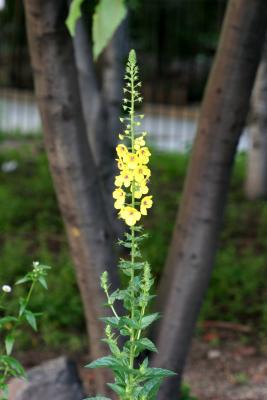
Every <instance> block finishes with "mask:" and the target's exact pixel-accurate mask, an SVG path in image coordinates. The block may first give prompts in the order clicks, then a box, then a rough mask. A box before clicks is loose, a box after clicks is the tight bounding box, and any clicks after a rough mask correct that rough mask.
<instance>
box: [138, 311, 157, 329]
mask: <svg viewBox="0 0 267 400" xmlns="http://www.w3.org/2000/svg"><path fill="white" fill-rule="evenodd" d="M159 317H160V315H159V313H154V314H150V315H147V316H145V317H143V318H142V321H141V328H142V329H144V328H147V327H148V326H149V325H151V324H152V323H153V322H154V321H156V320H157V319H159Z"/></svg>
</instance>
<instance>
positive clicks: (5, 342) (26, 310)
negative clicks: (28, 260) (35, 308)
mask: <svg viewBox="0 0 267 400" xmlns="http://www.w3.org/2000/svg"><path fill="white" fill-rule="evenodd" d="M48 269H50V267H48V266H47V265H41V264H39V262H37V261H36V262H34V263H33V269H32V271H31V272H29V273H27V274H26V275H25V276H24V277H23V278H22V279H20V280H19V281H17V282H16V285H22V284H26V285H27V284H29V289H28V293H27V295H26V297H23V298H22V297H21V298H20V300H19V308H18V313H17V315H14V316H11V315H6V309H7V305H6V297H7V296H8V295H11V293H12V288H11V287H10V286H9V285H3V286H2V288H1V295H0V345H1V347H0V400H8V380H9V379H10V378H12V377H16V378H24V379H25V377H26V375H25V371H24V369H23V366H22V365H21V364H20V362H19V361H18V360H17V359H16V358H14V357H12V352H13V348H14V344H15V340H16V338H17V336H18V334H19V332H20V330H21V328H22V326H23V324H25V323H28V324H29V325H30V326H31V328H32V329H33V330H35V331H36V330H37V321H36V317H37V316H38V315H40V314H39V313H38V314H36V313H33V312H32V311H31V310H30V301H31V297H32V294H33V291H34V289H35V287H36V286H37V285H40V286H42V287H43V288H45V289H47V284H46V275H47V270H48Z"/></svg>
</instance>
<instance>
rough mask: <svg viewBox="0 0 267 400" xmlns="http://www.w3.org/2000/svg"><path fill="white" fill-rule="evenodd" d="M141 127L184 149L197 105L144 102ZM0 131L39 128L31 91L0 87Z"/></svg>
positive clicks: (163, 143)
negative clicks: (143, 116) (184, 105)
mask: <svg viewBox="0 0 267 400" xmlns="http://www.w3.org/2000/svg"><path fill="white" fill-rule="evenodd" d="M144 113H145V118H144V120H143V128H144V130H146V131H148V133H149V139H150V141H151V143H153V145H154V146H155V147H156V148H158V149H159V150H162V151H174V152H175V151H176V152H186V151H187V150H188V149H190V148H191V146H192V143H193V140H194V137H195V134H196V129H197V120H198V115H199V107H198V106H196V107H175V106H164V105H151V104H145V105H144ZM0 131H2V132H6V133H8V132H17V133H21V134H29V133H30V134H33V133H37V132H41V120H40V116H39V112H38V109H37V106H36V102H35V99H34V95H33V94H32V93H29V92H18V91H13V90H1V91H0ZM248 136H249V135H248V129H245V130H244V133H243V135H242V137H241V141H240V144H239V150H242V151H244V150H247V148H248Z"/></svg>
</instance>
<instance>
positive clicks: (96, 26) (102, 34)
mask: <svg viewBox="0 0 267 400" xmlns="http://www.w3.org/2000/svg"><path fill="white" fill-rule="evenodd" d="M126 13H127V9H126V6H125V3H124V0H100V1H99V4H98V5H97V6H96V9H95V13H94V17H93V42H94V48H93V54H94V59H97V57H98V56H99V55H100V53H101V52H102V51H103V50H104V48H105V47H106V45H107V44H108V42H109V40H110V39H111V37H112V35H113V34H114V32H115V31H116V29H117V28H118V26H119V25H120V23H121V22H122V20H123V19H124V18H125V16H126Z"/></svg>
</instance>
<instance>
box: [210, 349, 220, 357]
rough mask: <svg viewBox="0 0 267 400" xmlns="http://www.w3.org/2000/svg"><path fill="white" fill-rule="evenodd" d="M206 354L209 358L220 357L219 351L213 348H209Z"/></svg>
mask: <svg viewBox="0 0 267 400" xmlns="http://www.w3.org/2000/svg"><path fill="white" fill-rule="evenodd" d="M207 356H208V359H209V360H215V359H216V358H219V357H221V352H220V350H215V349H213V350H209V351H208V354H207Z"/></svg>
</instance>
